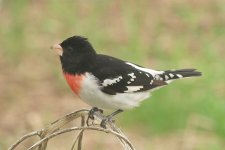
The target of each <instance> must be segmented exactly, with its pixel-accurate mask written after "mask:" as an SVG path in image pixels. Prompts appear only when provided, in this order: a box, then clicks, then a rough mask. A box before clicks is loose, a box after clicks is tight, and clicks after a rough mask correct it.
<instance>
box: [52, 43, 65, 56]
mask: <svg viewBox="0 0 225 150" xmlns="http://www.w3.org/2000/svg"><path fill="white" fill-rule="evenodd" d="M51 49H52V50H54V51H55V52H56V53H57V54H58V55H59V56H62V55H63V49H62V47H61V46H60V45H59V44H54V45H52V46H51Z"/></svg>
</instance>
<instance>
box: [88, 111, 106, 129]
mask: <svg viewBox="0 0 225 150" xmlns="http://www.w3.org/2000/svg"><path fill="white" fill-rule="evenodd" d="M96 112H99V113H101V114H103V110H102V109H99V108H97V107H93V108H91V110H90V111H89V113H88V117H87V120H86V124H87V126H90V125H93V124H94V123H93V122H94V119H95V117H94V114H95V113H96ZM90 119H91V120H92V123H91V124H89V120H90Z"/></svg>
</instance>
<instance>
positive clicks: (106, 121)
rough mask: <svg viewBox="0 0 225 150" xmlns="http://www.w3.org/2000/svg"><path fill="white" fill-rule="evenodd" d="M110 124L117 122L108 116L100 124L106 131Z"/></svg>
mask: <svg viewBox="0 0 225 150" xmlns="http://www.w3.org/2000/svg"><path fill="white" fill-rule="evenodd" d="M109 122H113V123H114V122H115V120H113V119H112V116H110V115H109V116H106V117H105V118H103V119H102V121H101V123H100V127H102V128H104V129H106V124H107V123H109Z"/></svg>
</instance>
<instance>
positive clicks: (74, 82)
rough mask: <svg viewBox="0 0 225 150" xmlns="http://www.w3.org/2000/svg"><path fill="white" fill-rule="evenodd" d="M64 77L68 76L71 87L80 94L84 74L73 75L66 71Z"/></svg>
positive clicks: (67, 79)
mask: <svg viewBox="0 0 225 150" xmlns="http://www.w3.org/2000/svg"><path fill="white" fill-rule="evenodd" d="M64 77H65V78H66V81H67V83H68V84H69V86H70V88H71V89H72V90H73V92H74V93H75V94H76V95H79V93H80V88H81V87H80V86H81V81H82V78H83V77H84V76H83V75H72V74H69V73H64Z"/></svg>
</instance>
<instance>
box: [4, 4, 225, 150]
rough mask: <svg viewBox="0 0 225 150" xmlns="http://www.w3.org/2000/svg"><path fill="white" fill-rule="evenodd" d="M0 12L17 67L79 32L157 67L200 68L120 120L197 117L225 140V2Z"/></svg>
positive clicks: (177, 126) (7, 52) (166, 129)
mask: <svg viewBox="0 0 225 150" xmlns="http://www.w3.org/2000/svg"><path fill="white" fill-rule="evenodd" d="M0 13H1V14H0V17H1V23H0V37H1V38H0V48H1V51H0V54H1V55H2V56H1V58H3V57H4V59H5V61H6V62H7V64H8V65H11V66H16V65H18V64H19V63H21V62H23V61H24V59H26V57H29V56H37V57H38V58H40V61H42V60H44V59H49V58H48V57H49V56H50V54H47V53H49V51H46V49H48V48H49V46H50V45H52V44H53V43H54V42H56V41H61V40H63V39H65V38H66V37H69V36H72V35H75V34H76V35H83V36H85V37H88V38H89V40H90V41H91V43H92V44H93V46H94V47H95V48H96V50H97V51H98V52H99V53H105V54H108V55H113V56H115V57H119V58H121V59H125V60H129V61H131V62H134V63H138V64H142V65H143V66H146V67H151V68H153V69H162V70H165V69H169V68H171V69H173V68H197V69H198V70H200V71H202V72H203V76H202V77H201V78H195V79H186V80H182V81H176V82H174V83H173V84H171V85H169V86H168V87H165V88H162V89H160V90H158V91H155V92H153V94H152V97H151V98H150V99H149V100H146V101H144V102H143V103H142V105H141V106H140V107H138V108H136V109H133V110H131V111H126V112H125V113H124V114H121V115H120V122H121V123H122V124H123V125H124V126H127V127H130V128H135V126H137V125H140V126H141V127H143V132H144V133H146V131H148V132H147V133H151V134H153V133H154V134H159V133H160V134H163V133H170V132H177V131H180V130H182V129H184V128H185V127H186V126H187V125H189V124H192V123H193V122H194V123H193V124H194V125H195V126H196V128H199V130H209V131H210V132H213V133H215V134H216V135H217V136H218V137H221V138H225V119H224V115H225V78H224V75H225V67H224V65H225V59H224V56H225V49H224V48H225V42H224V39H225V18H224V17H225V2H224V1H223V0H216V1H213V0H209V1H204V0H200V1H179V0H169V1H166V0H159V1H154V0H142V1H135V0H129V1H119V0H115V1H103V0H92V1H82V0H67V1H66V2H65V1H56V0H47V1H45V0H39V1H34V0H32V1H28V0H16V1H15V0H3V1H0ZM50 63H51V62H50ZM57 65H58V64H57ZM52 66H54V68H57V67H58V66H56V64H52ZM1 67H3V66H1ZM58 68H59V67H58ZM56 74H58V72H56ZM63 86H64V84H63ZM193 120H194V121H193ZM196 120H197V121H196ZM195 122H197V123H195ZM201 123H202V124H201ZM205 126H206V127H207V128H206V127H205ZM208 126H209V127H208ZM144 129H145V130H144ZM147 133H146V134H147ZM212 147H215V148H212V149H220V148H217V147H216V146H213V145H212Z"/></svg>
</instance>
